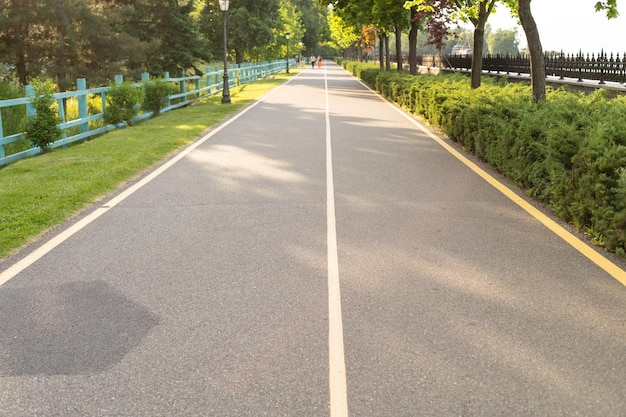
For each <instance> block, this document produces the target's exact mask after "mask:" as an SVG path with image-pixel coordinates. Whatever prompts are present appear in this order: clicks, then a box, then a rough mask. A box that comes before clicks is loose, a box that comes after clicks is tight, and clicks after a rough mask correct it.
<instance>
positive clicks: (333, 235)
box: [324, 66, 348, 417]
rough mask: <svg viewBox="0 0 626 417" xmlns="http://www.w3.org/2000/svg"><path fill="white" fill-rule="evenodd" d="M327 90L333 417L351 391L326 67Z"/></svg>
mask: <svg viewBox="0 0 626 417" xmlns="http://www.w3.org/2000/svg"><path fill="white" fill-rule="evenodd" d="M324 88H325V93H326V201H327V203H326V204H327V205H326V219H327V241H328V243H327V245H328V376H329V391H330V417H347V416H348V389H347V382H346V362H345V354H344V349H343V320H342V318H341V291H340V285H339V257H338V255H337V224H336V218H335V187H334V179H333V153H332V148H331V136H330V115H329V105H328V79H327V78H326V66H324Z"/></svg>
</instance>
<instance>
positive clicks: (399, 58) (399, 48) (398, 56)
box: [396, 25, 402, 72]
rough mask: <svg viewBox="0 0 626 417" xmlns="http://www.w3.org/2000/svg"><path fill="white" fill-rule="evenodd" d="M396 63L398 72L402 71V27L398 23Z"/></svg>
mask: <svg viewBox="0 0 626 417" xmlns="http://www.w3.org/2000/svg"><path fill="white" fill-rule="evenodd" d="M396 63H397V64H398V72H402V28H401V27H400V26H397V25H396Z"/></svg>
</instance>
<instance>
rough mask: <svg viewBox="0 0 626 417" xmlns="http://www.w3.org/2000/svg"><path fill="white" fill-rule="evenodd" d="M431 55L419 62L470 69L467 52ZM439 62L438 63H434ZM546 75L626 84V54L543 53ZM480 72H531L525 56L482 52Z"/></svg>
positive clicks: (602, 82)
mask: <svg viewBox="0 0 626 417" xmlns="http://www.w3.org/2000/svg"><path fill="white" fill-rule="evenodd" d="M437 58H439V57H435V56H432V55H423V56H420V57H418V65H424V66H440V67H443V68H451V69H464V70H469V69H471V68H472V57H471V56H470V55H448V56H446V57H444V59H441V58H439V60H438V59H437ZM437 64H439V65H437ZM545 65H546V75H553V76H557V77H559V78H560V79H565V78H573V79H576V80H577V81H583V80H592V81H598V84H604V83H605V82H607V81H611V82H616V83H620V84H624V83H626V54H622V55H621V57H620V54H613V53H610V54H607V53H606V52H604V51H602V52H600V53H599V54H597V55H596V54H591V55H590V54H586V55H585V54H582V53H578V54H567V55H566V54H562V53H561V54H546V55H545ZM483 71H489V72H495V73H505V74H517V75H521V74H530V57H529V56H528V55H485V56H484V57H483Z"/></svg>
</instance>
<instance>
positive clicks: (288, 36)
mask: <svg viewBox="0 0 626 417" xmlns="http://www.w3.org/2000/svg"><path fill="white" fill-rule="evenodd" d="M290 37H291V35H290V34H289V32H287V33H285V38H286V39H287V74H289V38H290Z"/></svg>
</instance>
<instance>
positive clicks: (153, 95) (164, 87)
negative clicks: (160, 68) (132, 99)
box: [142, 78, 176, 116]
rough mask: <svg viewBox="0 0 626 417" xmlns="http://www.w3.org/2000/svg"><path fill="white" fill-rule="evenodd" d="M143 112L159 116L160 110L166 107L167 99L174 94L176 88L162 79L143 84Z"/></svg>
mask: <svg viewBox="0 0 626 417" xmlns="http://www.w3.org/2000/svg"><path fill="white" fill-rule="evenodd" d="M143 90H144V101H143V106H142V107H143V109H144V111H149V112H152V114H153V115H154V116H158V115H159V114H161V109H162V108H163V107H165V106H167V99H168V97H169V96H170V95H171V94H174V92H175V90H176V87H175V86H174V85H173V84H172V83H170V82H169V81H165V80H164V79H162V78H159V79H155V80H148V81H144V82H143Z"/></svg>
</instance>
